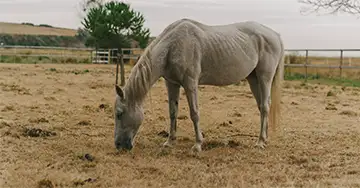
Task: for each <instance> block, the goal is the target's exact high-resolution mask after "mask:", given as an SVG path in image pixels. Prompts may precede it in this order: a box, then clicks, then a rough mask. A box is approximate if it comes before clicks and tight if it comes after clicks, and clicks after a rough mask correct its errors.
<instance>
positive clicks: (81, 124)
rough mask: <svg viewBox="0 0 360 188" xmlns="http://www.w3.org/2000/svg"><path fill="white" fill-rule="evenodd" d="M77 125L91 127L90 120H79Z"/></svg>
mask: <svg viewBox="0 0 360 188" xmlns="http://www.w3.org/2000/svg"><path fill="white" fill-rule="evenodd" d="M77 125H80V126H88V125H91V121H90V120H81V121H79V123H77Z"/></svg>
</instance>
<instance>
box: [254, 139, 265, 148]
mask: <svg viewBox="0 0 360 188" xmlns="http://www.w3.org/2000/svg"><path fill="white" fill-rule="evenodd" d="M255 148H259V149H265V148H266V144H265V142H263V141H258V142H257V143H256V144H255Z"/></svg>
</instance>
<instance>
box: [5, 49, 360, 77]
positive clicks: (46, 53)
mask: <svg viewBox="0 0 360 188" xmlns="http://www.w3.org/2000/svg"><path fill="white" fill-rule="evenodd" d="M98 50H99V49H98ZM105 50H107V51H108V52H110V51H112V50H110V49H105ZM285 51H286V53H285V54H286V58H285V68H286V69H288V70H291V71H290V72H294V71H295V69H304V70H302V71H303V74H304V76H305V79H307V78H308V74H309V71H310V72H311V71H313V70H312V69H323V70H325V69H326V70H327V69H329V70H330V69H331V70H336V69H339V71H338V73H339V76H340V77H343V72H344V70H359V69H360V49H286V50H285ZM294 52H295V53H305V54H304V55H299V54H295V55H294V54H292V53H294ZM311 52H331V53H333V55H331V56H326V55H325V56H322V59H321V60H319V56H316V55H315V56H314V55H311V56H310V53H311ZM334 52H338V55H334ZM344 52H347V53H348V52H359V55H358V57H351V59H349V57H345V56H344ZM121 53H122V54H123V55H122V58H123V60H124V61H125V63H126V62H136V60H137V59H138V57H139V56H140V55H141V53H142V49H138V48H123V49H122V50H121ZM99 54H101V52H100V53H99ZM116 54H117V51H116V52H114V53H113V52H112V53H108V55H106V56H107V59H109V60H110V61H109V60H106V62H105V61H104V62H103V61H102V63H111V64H113V62H116V61H117V60H116V58H118V57H117V55H116ZM94 56H96V50H95V49H94V48H74V47H72V48H67V47H51V46H9V45H2V46H1V45H0V62H4V59H6V58H8V59H7V60H8V61H10V62H14V63H18V62H17V60H18V59H19V58H20V57H28V58H33V61H34V62H37V61H39V60H38V59H47V60H49V62H52V63H56V62H59V61H56V59H62V60H60V62H66V61H68V60H72V58H77V59H82V60H86V62H87V63H92V62H94V61H93V60H94V58H95V57H94ZM294 56H295V58H300V60H299V61H298V62H295V63H294V62H292V61H291V58H294ZM11 57H12V58H11ZM315 58H318V59H316V60H314V59H315ZM347 58H348V59H349V60H348V63H346V62H345V61H344V60H345V59H347ZM54 59H55V60H54ZM95 59H96V58H95ZM113 59H114V60H113ZM329 59H331V60H330V61H331V62H332V63H328V60H329ZM28 60H29V59H25V60H24V61H28ZM354 60H355V63H352V62H350V61H354ZM100 61H101V60H100ZM315 61H316V62H315ZM356 61H357V62H358V63H357V64H358V65H356ZM95 62H96V61H95ZM344 62H345V63H344ZM70 63H72V62H70ZM295 72H296V71H295ZM298 72H299V71H298ZM300 72H301V71H300ZM358 77H359V78H360V71H359V74H358Z"/></svg>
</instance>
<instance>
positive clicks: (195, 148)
mask: <svg viewBox="0 0 360 188" xmlns="http://www.w3.org/2000/svg"><path fill="white" fill-rule="evenodd" d="M191 151H192V152H194V153H200V152H201V151H202V150H201V144H198V143H196V144H195V145H194V146H193V147H192V148H191Z"/></svg>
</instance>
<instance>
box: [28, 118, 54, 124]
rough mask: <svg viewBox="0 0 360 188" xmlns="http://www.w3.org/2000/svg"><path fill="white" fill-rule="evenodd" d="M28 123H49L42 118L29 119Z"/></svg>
mask: <svg viewBox="0 0 360 188" xmlns="http://www.w3.org/2000/svg"><path fill="white" fill-rule="evenodd" d="M29 122H30V123H49V120H47V119H46V118H44V117H41V118H30V119H29Z"/></svg>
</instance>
